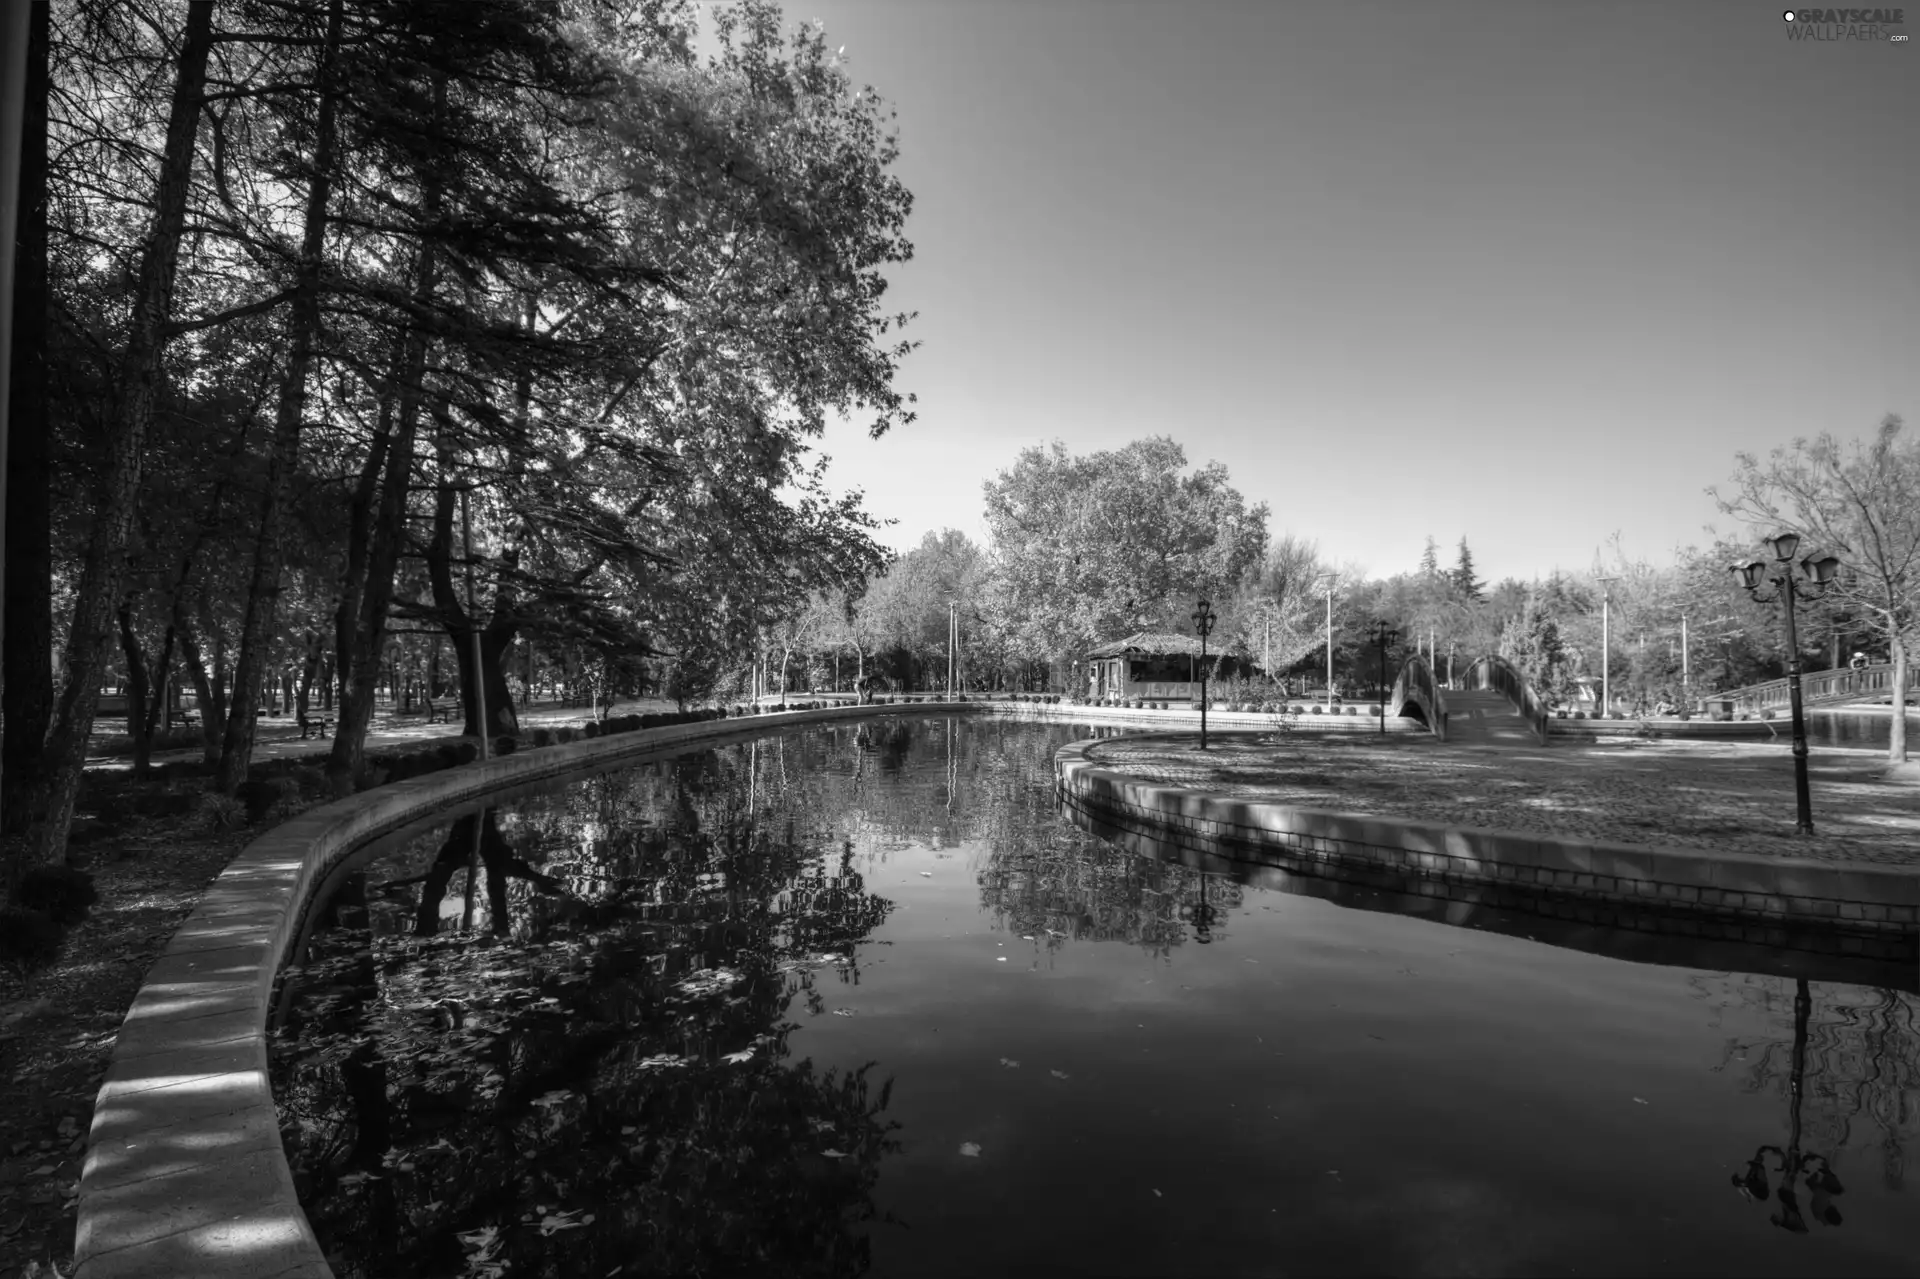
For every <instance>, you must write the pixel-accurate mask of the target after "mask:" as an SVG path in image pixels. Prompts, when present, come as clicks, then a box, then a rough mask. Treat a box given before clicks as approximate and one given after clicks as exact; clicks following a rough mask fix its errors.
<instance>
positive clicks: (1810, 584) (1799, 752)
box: [1730, 533, 1840, 835]
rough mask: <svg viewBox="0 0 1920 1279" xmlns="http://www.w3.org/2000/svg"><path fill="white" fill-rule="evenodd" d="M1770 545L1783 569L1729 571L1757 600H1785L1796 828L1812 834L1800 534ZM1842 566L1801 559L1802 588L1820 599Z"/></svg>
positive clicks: (1830, 560) (1758, 564)
mask: <svg viewBox="0 0 1920 1279" xmlns="http://www.w3.org/2000/svg"><path fill="white" fill-rule="evenodd" d="M1767 546H1768V548H1769V549H1770V550H1772V552H1773V558H1774V562H1775V563H1777V564H1779V565H1780V571H1779V572H1778V573H1775V574H1773V575H1772V576H1768V574H1767V566H1766V563H1765V561H1762V560H1754V561H1753V562H1752V563H1750V564H1735V565H1733V566H1732V568H1731V569H1730V571H1731V572H1732V573H1733V577H1734V580H1735V581H1736V582H1738V583H1739V584H1740V587H1741V589H1742V590H1744V591H1746V593H1747V594H1748V595H1749V596H1751V597H1752V598H1753V599H1754V601H1755V602H1756V603H1760V604H1771V603H1773V601H1774V600H1776V599H1779V600H1784V601H1785V602H1786V615H1787V692H1788V695H1789V697H1790V699H1791V700H1792V703H1793V798H1794V806H1795V821H1794V828H1795V829H1796V830H1797V831H1799V833H1800V834H1802V835H1811V834H1813V805H1812V802H1811V801H1810V799H1809V798H1808V795H1807V724H1806V716H1805V715H1804V714H1803V713H1802V711H1801V706H1800V635H1799V631H1798V630H1797V629H1796V627H1795V626H1794V616H1793V605H1794V594H1795V592H1794V564H1793V556H1794V553H1795V552H1796V551H1798V550H1799V549H1800V535H1799V534H1797V533H1776V534H1775V535H1774V536H1772V537H1770V538H1768V539H1767ZM1839 567H1840V561H1839V560H1838V559H1836V558H1834V557H1833V556H1831V555H1827V556H1823V557H1821V558H1819V559H1815V558H1814V557H1813V556H1811V555H1809V556H1807V557H1806V558H1805V559H1803V560H1801V561H1800V564H1799V571H1800V575H1801V576H1802V577H1804V578H1806V579H1807V584H1806V585H1805V586H1803V587H1802V588H1801V590H1803V591H1804V592H1805V593H1806V597H1807V598H1808V599H1816V600H1817V599H1819V598H1821V597H1822V596H1824V595H1825V594H1826V593H1827V584H1828V583H1830V582H1832V581H1833V574H1834V570H1836V569H1838V568H1839ZM1767 582H1771V583H1772V584H1773V585H1774V586H1775V587H1776V588H1778V589H1776V590H1775V592H1774V594H1772V595H1769V596H1767V597H1765V598H1764V599H1763V598H1761V595H1760V592H1761V590H1762V589H1763V587H1764V585H1765V583H1767Z"/></svg>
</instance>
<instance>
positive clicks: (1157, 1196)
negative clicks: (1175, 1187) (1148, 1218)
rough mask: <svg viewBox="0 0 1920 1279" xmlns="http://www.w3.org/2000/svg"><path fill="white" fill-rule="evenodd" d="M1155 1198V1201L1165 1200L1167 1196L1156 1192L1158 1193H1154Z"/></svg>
mask: <svg viewBox="0 0 1920 1279" xmlns="http://www.w3.org/2000/svg"><path fill="white" fill-rule="evenodd" d="M1153 1197H1154V1198H1155V1199H1165V1198H1166V1196H1165V1195H1163V1194H1161V1193H1160V1192H1159V1191H1158V1190H1156V1191H1154V1192H1153Z"/></svg>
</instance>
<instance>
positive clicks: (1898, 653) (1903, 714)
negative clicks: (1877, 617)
mask: <svg viewBox="0 0 1920 1279" xmlns="http://www.w3.org/2000/svg"><path fill="white" fill-rule="evenodd" d="M1889 629H1890V632H1891V634H1890V639H1889V643H1888V645H1887V648H1888V650H1889V651H1888V656H1889V657H1891V658H1893V723H1892V724H1891V725H1890V726H1889V727H1890V730H1891V731H1890V732H1889V734H1888V738H1887V760H1888V762H1889V763H1894V764H1904V763H1906V762H1907V664H1908V663H1909V662H1911V661H1912V660H1913V657H1912V655H1911V654H1910V653H1908V652H1907V646H1906V643H1905V641H1904V640H1903V638H1902V637H1901V635H1900V632H1899V630H1898V628H1889Z"/></svg>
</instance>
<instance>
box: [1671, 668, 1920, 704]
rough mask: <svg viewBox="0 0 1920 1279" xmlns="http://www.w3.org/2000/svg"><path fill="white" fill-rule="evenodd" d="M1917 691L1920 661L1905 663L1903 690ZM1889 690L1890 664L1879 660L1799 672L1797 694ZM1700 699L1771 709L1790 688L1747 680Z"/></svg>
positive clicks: (1853, 697)
mask: <svg viewBox="0 0 1920 1279" xmlns="http://www.w3.org/2000/svg"><path fill="white" fill-rule="evenodd" d="M1916 691H1920V662H1908V663H1907V692H1908V693H1909V694H1911V693H1914V692H1916ZM1892 693H1893V666H1892V664H1891V663H1884V662H1883V663H1880V664H1878V665H1874V666H1862V667H1860V668H1858V669H1853V668H1851V667H1849V668H1845V669H1842V670H1832V671H1811V672H1808V673H1806V674H1803V675H1801V676H1800V696H1801V699H1802V701H1804V702H1809V703H1811V702H1829V701H1834V702H1849V701H1864V700H1866V699H1869V698H1873V697H1885V696H1891V695H1892ZM1703 701H1706V702H1732V703H1733V704H1734V705H1735V706H1737V707H1738V708H1740V709H1741V710H1747V711H1759V710H1774V709H1779V708H1782V707H1785V706H1788V705H1790V704H1791V703H1792V701H1793V693H1792V688H1791V685H1790V683H1789V681H1787V680H1785V679H1773V680H1768V681H1767V682H1766V683H1764V684H1750V685H1748V686H1747V687H1745V688H1736V689H1732V690H1730V691H1728V692H1725V693H1710V694H1708V695H1707V696H1706V697H1705V698H1704V699H1703Z"/></svg>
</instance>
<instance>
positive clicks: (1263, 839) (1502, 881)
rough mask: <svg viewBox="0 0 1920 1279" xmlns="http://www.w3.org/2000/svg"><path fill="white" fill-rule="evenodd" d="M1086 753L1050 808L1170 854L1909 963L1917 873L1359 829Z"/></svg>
mask: <svg viewBox="0 0 1920 1279" xmlns="http://www.w3.org/2000/svg"><path fill="white" fill-rule="evenodd" d="M1096 744H1097V743H1095V742H1092V741H1082V742H1074V743H1072V744H1071V745H1068V746H1063V747H1061V748H1060V750H1059V751H1058V752H1057V753H1056V755H1055V757H1054V769H1055V775H1056V779H1057V782H1058V786H1059V791H1060V797H1061V801H1062V802H1063V803H1064V804H1066V805H1067V806H1068V807H1069V808H1072V809H1075V810H1078V811H1080V812H1082V813H1084V814H1086V815H1087V816H1088V817H1089V818H1092V819H1094V820H1098V821H1105V822H1108V823H1111V824H1113V825H1115V826H1118V827H1120V828H1122V829H1129V830H1134V831H1139V832H1141V833H1144V834H1148V835H1151V836H1153V837H1155V838H1157V839H1160V840H1163V841H1165V842H1167V843H1171V844H1174V845H1177V846H1186V847H1194V848H1199V849H1202V850H1208V851H1226V850H1238V851H1241V852H1242V853H1243V854H1244V852H1245V851H1247V850H1252V851H1255V852H1256V853H1258V854H1260V855H1262V856H1263V857H1265V858H1268V859H1270V860H1272V861H1274V862H1275V863H1277V864H1278V865H1280V866H1282V867H1284V868H1289V869H1294V870H1298V871H1300V872H1302V873H1305V874H1316V875H1324V876H1327V877H1330V878H1343V877H1347V876H1349V875H1351V874H1355V873H1366V874H1378V873H1379V872H1382V871H1388V872H1392V873H1393V874H1394V875H1395V876H1396V877H1398V878H1399V880H1400V881H1401V882H1402V883H1404V885H1405V887H1404V890H1403V891H1407V892H1415V893H1420V894H1422V895H1427V896H1442V895H1444V890H1443V889H1442V887H1441V885H1450V884H1490V885H1502V886H1508V887H1518V888H1523V889H1525V890H1527V891H1528V892H1530V893H1532V894H1536V895H1539V896H1541V897H1543V898H1549V899H1551V898H1559V899H1567V900H1571V901H1575V902H1589V903H1593V902H1616V903H1626V904H1629V905H1632V906H1633V907H1635V908H1639V909H1652V910H1657V911H1660V912H1662V913H1665V914H1668V915H1673V916H1686V917H1690V918H1692V919H1694V920H1695V921H1698V922H1700V923H1701V924H1703V925H1704V924H1711V925H1712V929H1711V930H1710V931H1709V930H1703V935H1707V936H1721V937H1726V938H1728V939H1733V940H1740V941H1751V942H1760V943H1763V944H1781V945H1784V944H1787V943H1788V942H1789V941H1790V940H1792V938H1790V937H1789V934H1790V933H1801V934H1805V933H1816V934H1820V935H1823V936H1827V937H1831V938H1832V939H1833V943H1834V948H1835V949H1836V950H1837V951H1838V952H1839V953H1843V954H1851V955H1868V954H1871V955H1874V956H1876V957H1879V958H1885V959H1890V960H1898V961H1904V962H1906V963H1908V964H1912V963H1914V962H1915V959H1916V958H1917V957H1920V956H1917V955H1916V945H1915V944H1916V937H1915V931H1916V929H1917V928H1920V867H1914V866H1897V867H1896V866H1866V865H1860V864H1844V863H1838V864H1837V863H1833V862H1819V861H1812V860H1809V859H1805V858H1786V857H1759V856H1754V855H1752V854H1746V853H1718V852H1712V851H1710V850H1707V849H1692V848H1651V847H1641V846H1638V845H1629V844H1606V843H1578V842H1574V841H1570V840H1564V839H1556V838H1553V837H1551V836H1545V835H1534V834H1527V833H1525V832H1518V831H1498V830H1478V829H1468V828H1462V827H1454V826H1440V825H1435V824H1430V823H1422V822H1410V821H1400V820H1390V819H1387V818H1378V817H1361V816H1355V815H1352V814H1348V813H1335V812H1327V811H1323V810H1319V809H1311V808H1294V807H1290V806H1288V805H1285V804H1274V803H1262V802H1259V801H1255V800H1244V799H1235V798H1232V797H1230V796H1226V795H1219V794H1215V793H1212V792H1209V791H1200V790H1189V789H1185V788H1181V787H1175V786H1161V785H1157V784H1155V783H1152V782H1147V781H1144V780H1142V779H1140V778H1137V777H1131V776H1128V775H1127V774H1125V773H1121V772H1118V771H1116V770H1113V769H1108V768H1102V767H1100V765H1099V764H1098V763H1097V762H1096V761H1095V760H1094V759H1093V758H1092V756H1091V755H1090V754H1089V748H1091V747H1093V746H1094V745H1096Z"/></svg>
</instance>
